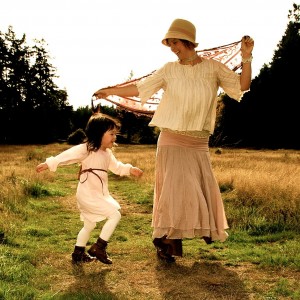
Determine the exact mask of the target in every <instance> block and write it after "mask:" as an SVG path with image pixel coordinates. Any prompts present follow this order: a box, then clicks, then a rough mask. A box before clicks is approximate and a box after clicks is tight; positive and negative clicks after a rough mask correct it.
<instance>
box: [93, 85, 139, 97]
mask: <svg viewBox="0 0 300 300" xmlns="http://www.w3.org/2000/svg"><path fill="white" fill-rule="evenodd" d="M110 95H116V96H120V97H133V96H138V95H139V91H138V89H137V87H136V85H135V84H130V85H127V86H123V87H111V88H105V89H100V90H98V91H97V92H95V93H94V96H95V97H96V98H98V99H102V98H106V97H108V96H110Z"/></svg>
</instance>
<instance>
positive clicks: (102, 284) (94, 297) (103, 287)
mask: <svg viewBox="0 0 300 300" xmlns="http://www.w3.org/2000/svg"><path fill="white" fill-rule="evenodd" d="M94 263H96V262H94ZM94 263H91V264H94ZM95 267H97V265H95ZM109 272H111V269H101V270H99V269H98V268H97V272H92V273H90V272H86V271H85V268H84V267H83V265H82V264H78V265H76V264H73V265H72V273H73V276H74V278H75V281H74V283H73V284H71V285H70V286H69V288H68V290H67V291H65V292H64V293H63V294H60V296H59V297H58V298H55V299H64V300H67V299H72V300H99V299H100V300H116V299H119V298H117V297H116V296H115V295H114V294H113V293H112V292H111V291H110V290H109V287H107V284H106V281H107V280H106V277H107V275H108V273H109Z"/></svg>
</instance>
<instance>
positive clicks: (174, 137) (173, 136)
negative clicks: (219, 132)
mask: <svg viewBox="0 0 300 300" xmlns="http://www.w3.org/2000/svg"><path fill="white" fill-rule="evenodd" d="M208 141H209V138H208V137H201V138H199V137H192V136H189V135H183V134H178V133H174V132H171V131H168V130H162V131H161V132H160V135H159V138H158V141H157V146H179V147H186V148H191V149H197V150H200V151H206V152H208Z"/></svg>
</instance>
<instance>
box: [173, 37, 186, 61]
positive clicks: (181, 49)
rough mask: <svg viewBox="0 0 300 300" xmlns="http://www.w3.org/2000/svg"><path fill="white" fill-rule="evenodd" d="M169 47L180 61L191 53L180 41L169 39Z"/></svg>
mask: <svg viewBox="0 0 300 300" xmlns="http://www.w3.org/2000/svg"><path fill="white" fill-rule="evenodd" d="M168 45H169V46H170V48H171V51H172V52H173V53H175V54H176V55H177V57H178V58H179V59H184V58H186V57H187V55H189V53H190V51H191V50H190V49H188V48H187V47H186V46H185V45H184V43H183V42H182V41H181V40H179V39H168Z"/></svg>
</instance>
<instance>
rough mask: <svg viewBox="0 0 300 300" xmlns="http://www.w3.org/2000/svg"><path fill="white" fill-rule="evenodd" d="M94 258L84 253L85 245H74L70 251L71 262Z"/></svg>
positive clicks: (83, 261) (81, 261)
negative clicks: (72, 250) (71, 251)
mask: <svg viewBox="0 0 300 300" xmlns="http://www.w3.org/2000/svg"><path fill="white" fill-rule="evenodd" d="M93 260H95V259H94V258H92V257H90V256H89V255H87V254H86V253H85V247H79V246H75V249H74V252H73V253H72V262H73V263H75V264H77V263H86V262H91V261H93Z"/></svg>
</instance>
